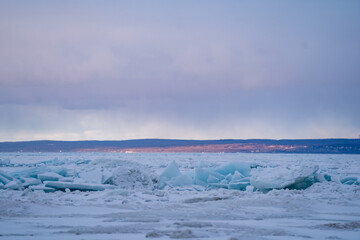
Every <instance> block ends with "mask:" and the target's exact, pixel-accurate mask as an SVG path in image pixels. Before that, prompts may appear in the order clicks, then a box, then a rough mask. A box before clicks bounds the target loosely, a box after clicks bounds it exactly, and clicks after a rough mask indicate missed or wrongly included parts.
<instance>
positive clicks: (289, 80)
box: [0, 0, 360, 141]
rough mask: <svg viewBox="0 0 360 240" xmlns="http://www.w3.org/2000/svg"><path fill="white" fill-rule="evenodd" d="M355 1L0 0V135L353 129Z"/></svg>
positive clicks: (357, 52)
mask: <svg viewBox="0 0 360 240" xmlns="http://www.w3.org/2000/svg"><path fill="white" fill-rule="evenodd" d="M359 104H360V1H358V0H354V1H351V0H348V1H342V0H338V1H331V0H323V1H310V0H309V1H238V0H234V1H1V2H0V141H16V140H37V139H54V140H82V139H99V140H103V139H108V140H111V139H132V138H186V139H218V138H275V139H278V138H331V137H345V138H357V137H358V136H359V134H360V106H359Z"/></svg>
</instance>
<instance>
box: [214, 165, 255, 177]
mask: <svg viewBox="0 0 360 240" xmlns="http://www.w3.org/2000/svg"><path fill="white" fill-rule="evenodd" d="M215 171H216V172H218V173H220V174H222V175H224V176H226V175H228V174H234V173H235V171H238V172H239V173H241V174H242V175H244V176H245V177H249V176H250V171H251V168H250V165H249V164H247V163H242V162H232V163H228V164H225V165H224V166H222V167H220V168H218V169H216V170H215Z"/></svg>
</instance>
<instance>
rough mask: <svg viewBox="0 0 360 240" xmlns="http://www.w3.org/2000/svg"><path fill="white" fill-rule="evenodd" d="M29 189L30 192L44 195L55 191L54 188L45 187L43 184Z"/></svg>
mask: <svg viewBox="0 0 360 240" xmlns="http://www.w3.org/2000/svg"><path fill="white" fill-rule="evenodd" d="M29 189H30V190H32V191H44V192H46V193H49V192H55V191H56V189H55V188H51V187H45V185H43V184H42V185H35V186H29Z"/></svg>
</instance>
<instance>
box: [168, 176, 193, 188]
mask: <svg viewBox="0 0 360 240" xmlns="http://www.w3.org/2000/svg"><path fill="white" fill-rule="evenodd" d="M166 183H167V184H168V185H169V186H172V187H183V186H189V185H192V184H193V183H194V180H193V175H192V174H191V173H184V174H181V175H179V176H176V177H173V178H171V179H170V180H169V181H167V182H166Z"/></svg>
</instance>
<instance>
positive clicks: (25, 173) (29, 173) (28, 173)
mask: <svg viewBox="0 0 360 240" xmlns="http://www.w3.org/2000/svg"><path fill="white" fill-rule="evenodd" d="M44 172H47V167H45V166H41V167H35V168H29V169H25V170H20V171H15V172H12V173H11V176H13V177H15V178H20V177H33V178H37V175H38V174H39V173H44Z"/></svg>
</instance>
